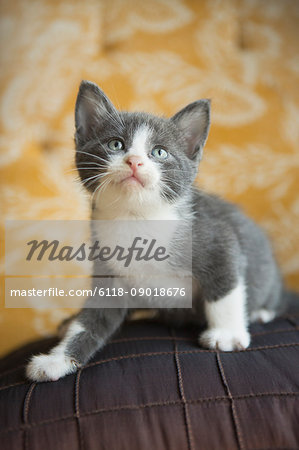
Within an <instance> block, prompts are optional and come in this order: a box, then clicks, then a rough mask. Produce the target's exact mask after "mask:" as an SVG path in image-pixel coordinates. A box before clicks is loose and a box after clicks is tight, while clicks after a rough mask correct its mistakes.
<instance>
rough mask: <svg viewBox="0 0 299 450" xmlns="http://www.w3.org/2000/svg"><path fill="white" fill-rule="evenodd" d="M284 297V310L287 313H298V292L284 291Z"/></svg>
mask: <svg viewBox="0 0 299 450" xmlns="http://www.w3.org/2000/svg"><path fill="white" fill-rule="evenodd" d="M284 298H285V299H286V304H287V306H286V312H287V313H288V314H299V292H295V291H285V292H284Z"/></svg>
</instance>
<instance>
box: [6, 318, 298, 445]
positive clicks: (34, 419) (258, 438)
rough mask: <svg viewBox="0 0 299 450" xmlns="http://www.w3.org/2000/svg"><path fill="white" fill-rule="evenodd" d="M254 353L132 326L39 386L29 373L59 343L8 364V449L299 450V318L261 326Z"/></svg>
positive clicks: (147, 325)
mask: <svg viewBox="0 0 299 450" xmlns="http://www.w3.org/2000/svg"><path fill="white" fill-rule="evenodd" d="M251 332H252V343H251V345H250V348H248V349H246V350H241V351H232V352H219V351H211V350H205V349H203V348H200V347H199V345H198V343H197V337H198V329H196V328H193V327H191V326H189V327H185V328H177V329H175V328H171V327H167V326H165V325H162V324H158V323H154V322H150V321H136V322H128V323H126V324H125V325H124V326H123V328H122V329H121V330H120V331H119V332H118V333H117V334H116V335H115V336H114V337H113V339H112V340H111V341H110V342H109V343H108V344H107V345H106V347H105V348H104V349H103V350H101V351H99V352H98V353H97V354H96V355H95V356H94V358H93V359H92V360H91V361H90V362H89V363H88V364H87V365H86V366H85V367H83V368H82V369H81V370H79V371H78V372H77V373H76V374H72V375H69V376H66V377H65V378H63V379H60V380H59V381H56V382H45V383H31V382H29V381H28V380H26V378H25V377H24V365H25V362H26V361H27V360H28V358H29V356H30V355H31V354H36V353H38V352H44V351H46V350H47V349H50V348H51V347H52V346H53V345H54V344H55V342H56V339H55V338H50V339H45V340H42V341H39V342H34V343H32V344H30V345H28V346H26V347H23V348H21V349H19V350H18V351H16V352H14V353H12V354H10V355H8V356H7V357H6V358H4V359H3V360H2V361H1V362H0V427H1V430H0V439H1V449H2V450H6V449H7V450H11V449H15V448H23V447H24V448H27V449H33V450H35V449H36V450H40V449H41V448H42V449H60V450H63V449H72V450H76V449H79V448H81V449H82V448H84V449H97V450H99V449H117V450H119V449H130V450H134V449H142V450H153V449H171V450H176V449H177V450H184V449H204V450H206V449H221V450H223V449H229V450H232V449H245V448H250V449H270V448H271V449H282V448H283V449H291V448H292V449H294V448H298V447H299V427H298V424H299V397H298V395H299V363H298V361H299V316H296V315H289V316H285V317H282V318H279V319H276V320H274V321H273V322H271V323H269V324H265V325H262V324H255V325H253V326H252V327H251Z"/></svg>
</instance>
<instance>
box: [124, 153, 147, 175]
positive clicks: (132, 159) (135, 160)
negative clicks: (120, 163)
mask: <svg viewBox="0 0 299 450" xmlns="http://www.w3.org/2000/svg"><path fill="white" fill-rule="evenodd" d="M126 163H127V164H128V165H129V166H130V167H131V169H132V170H133V172H135V171H136V170H137V169H138V167H140V166H143V162H142V159H141V158H140V156H135V155H132V156H129V157H128V158H127V160H126Z"/></svg>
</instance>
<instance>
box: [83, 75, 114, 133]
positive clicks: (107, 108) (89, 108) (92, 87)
mask: <svg viewBox="0 0 299 450" xmlns="http://www.w3.org/2000/svg"><path fill="white" fill-rule="evenodd" d="M111 114H113V115H117V111H116V109H115V107H114V106H113V104H112V103H111V101H110V100H109V98H108V97H107V96H106V95H105V94H104V92H103V91H102V90H101V89H100V88H99V87H98V86H97V85H96V84H95V83H92V82H91V81H85V80H84V81H82V82H81V85H80V88H79V92H78V96H77V101H76V107H75V124H76V135H77V136H78V137H80V138H83V139H84V138H87V137H88V136H89V135H90V133H91V132H92V130H93V128H94V126H95V125H96V124H97V123H99V122H100V121H101V119H102V118H104V117H105V116H107V115H111Z"/></svg>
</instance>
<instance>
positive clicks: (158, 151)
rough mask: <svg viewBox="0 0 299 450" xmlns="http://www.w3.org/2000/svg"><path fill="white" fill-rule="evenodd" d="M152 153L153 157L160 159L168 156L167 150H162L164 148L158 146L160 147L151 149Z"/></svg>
mask: <svg viewBox="0 0 299 450" xmlns="http://www.w3.org/2000/svg"><path fill="white" fill-rule="evenodd" d="M152 155H153V156H154V157H155V158H157V159H160V160H162V159H166V158H167V157H168V153H167V151H166V150H164V148H160V147H157V148H153V150H152Z"/></svg>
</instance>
